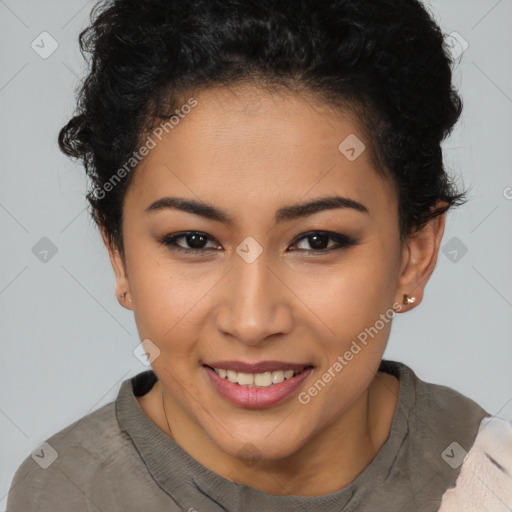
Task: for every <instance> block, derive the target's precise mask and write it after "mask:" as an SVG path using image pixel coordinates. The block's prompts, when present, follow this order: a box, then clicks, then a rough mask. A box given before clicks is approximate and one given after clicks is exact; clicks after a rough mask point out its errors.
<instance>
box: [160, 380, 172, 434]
mask: <svg viewBox="0 0 512 512" xmlns="http://www.w3.org/2000/svg"><path fill="white" fill-rule="evenodd" d="M162 409H163V410H164V416H165V421H167V426H168V427H169V434H170V436H171V437H173V436H172V429H171V426H170V425H169V418H167V413H166V412H165V404H164V388H163V387H162Z"/></svg>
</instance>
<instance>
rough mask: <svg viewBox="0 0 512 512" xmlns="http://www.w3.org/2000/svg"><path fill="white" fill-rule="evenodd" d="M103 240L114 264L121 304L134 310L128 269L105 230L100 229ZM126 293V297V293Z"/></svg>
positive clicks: (118, 296) (117, 292) (117, 291)
mask: <svg viewBox="0 0 512 512" xmlns="http://www.w3.org/2000/svg"><path fill="white" fill-rule="evenodd" d="M100 232H101V238H102V239H103V243H104V244H105V247H106V248H107V251H108V256H109V258H110V263H111V264H112V268H113V270H114V275H115V278H116V296H117V300H118V302H119V304H121V306H123V307H124V308H126V309H133V308H132V302H131V290H130V283H129V280H128V275H127V272H126V268H125V265H124V261H123V257H122V255H121V253H120V251H119V249H117V248H116V247H114V246H113V245H112V243H111V241H110V240H109V238H108V236H107V233H106V231H105V230H104V228H100ZM125 292H126V295H124V293H125Z"/></svg>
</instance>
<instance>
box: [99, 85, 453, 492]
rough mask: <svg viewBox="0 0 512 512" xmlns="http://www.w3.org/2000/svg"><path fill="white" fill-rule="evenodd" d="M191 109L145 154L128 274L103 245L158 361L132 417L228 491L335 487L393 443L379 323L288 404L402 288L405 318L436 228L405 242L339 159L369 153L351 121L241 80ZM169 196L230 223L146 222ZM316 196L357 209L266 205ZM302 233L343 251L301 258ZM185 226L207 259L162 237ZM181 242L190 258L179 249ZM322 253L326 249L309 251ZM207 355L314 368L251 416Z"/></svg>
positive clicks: (370, 189) (367, 183) (434, 244)
mask: <svg viewBox="0 0 512 512" xmlns="http://www.w3.org/2000/svg"><path fill="white" fill-rule="evenodd" d="M194 98H196V100H197V101H198V105H197V107H195V108H194V109H193V111H192V112H191V113H190V114H188V115H187V116H186V118H185V119H183V120H182V121H181V122H180V124H179V125H178V126H176V127H175V128H174V129H173V130H172V131H171V132H170V133H169V134H165V136H164V137H163V139H162V141H161V142H160V143H158V145H157V146H156V147H155V148H154V149H152V150H151V151H150V153H149V154H148V156H147V157H146V158H145V160H144V161H143V162H142V163H141V164H140V166H139V168H138V169H137V170H136V175H135V176H134V181H133V182H132V184H131V186H130V188H129V190H128V192H127V195H126V199H125V203H124V209H123V236H124V243H125V251H126V262H127V267H126V268H125V267H124V265H123V260H122V258H121V255H120V253H119V252H118V251H117V250H116V249H115V248H113V247H111V246H109V244H108V243H107V238H106V236H105V233H102V235H103V239H104V242H105V244H106V246H107V249H108V251H109V256H110V259H111V262H112V266H113V269H114V272H115V275H116V293H117V296H118V297H120V296H121V295H122V294H123V292H125V291H126V292H127V296H126V298H125V299H122V298H119V300H120V303H121V304H122V305H123V306H124V307H126V308H129V309H133V311H134V315H135V320H136V324H137V329H138V331H139V336H140V339H141V340H144V339H150V340H151V341H152V343H154V345H155V346H157V347H158V349H159V350H160V354H159V356H158V357H157V358H156V359H155V360H154V361H153V363H152V367H153V370H154V371H155V373H156V374H157V376H158V379H159V381H158V383H157V384H156V385H155V386H154V387H153V389H152V390H151V391H150V392H149V393H147V394H146V395H145V396H144V397H140V398H138V401H139V404H140V406H141V407H142V409H143V410H144V411H145V413H146V414H147V415H148V416H149V418H150V419H151V420H152V421H153V422H154V423H155V424H156V425H157V426H159V427H160V428H161V429H162V430H163V431H164V432H166V433H167V434H169V435H172V437H173V439H174V440H175V441H176V442H177V443H178V444H179V445H180V446H181V447H182V448H183V449H184V450H186V451H187V452H188V453H189V454H190V455H192V456H193V457H194V458H195V459H196V460H198V461H199V462H200V463H202V464H203V465H205V466H206V467H208V468H209V469H211V470H213V471H215V472H217V473H218V474H220V475H222V476H224V477H226V478H229V479H230V480H233V481H236V482H240V483H245V484H248V485H251V486H252V487H256V488H258V489H261V490H263V491H265V492H268V493H270V494H294V495H301V496H318V495H321V494H327V493H331V492H335V491H336V490H338V489H340V488H342V487H344V486H346V485H348V484H349V483H351V482H352V481H353V480H354V479H355V478H356V477H357V476H358V475H359V474H360V473H361V472H362V471H363V470H364V468H365V467H367V465H368V464H369V463H370V462H371V460H372V459H373V458H374V457H375V455H376V454H377V452H378V451H379V449H380V448H381V447H382V445H383V444H384V442H385V440H386V439H387V437H388V435H389V431H390V427H391V422H392V420H393V415H394V412H395V409H396V404H397V397H398V393H399V383H398V380H397V379H395V378H394V377H392V376H390V375H387V374H384V373H377V369H378V366H379V364H380V361H381V359H382V355H383V352H384V349H385V347H386V344H387V341H388V337H389V334H390V327H391V322H390V323H385V327H384V328H383V329H381V330H380V331H379V332H378V335H376V336H374V337H373V338H369V340H370V341H369V342H368V344H367V345H366V346H364V348H363V349H362V350H361V351H360V352H359V353H358V354H357V355H355V356H354V358H353V359H352V360H351V361H350V362H349V364H347V366H345V367H344V368H343V370H342V371H341V372H339V373H337V374H336V376H335V377H334V378H332V380H331V381H330V382H329V383H328V384H327V385H326V386H325V388H324V389H322V390H321V391H320V392H319V393H318V394H317V396H315V397H313V398H312V399H311V401H310V402H309V403H308V404H306V405H304V404H301V403H300V402H299V401H298V399H297V395H298V392H301V391H304V390H307V389H308V388H309V387H310V386H312V385H313V384H314V382H315V381H317V380H318V379H319V378H320V377H321V375H322V374H323V373H324V372H326V371H327V370H328V369H329V368H330V367H332V365H333V363H334V362H335V361H336V360H337V358H338V356H343V354H344V353H345V352H346V351H347V350H348V348H349V347H350V345H351V343H352V341H353V340H355V339H357V336H358V334H359V333H361V332H362V331H364V330H365V328H368V327H370V326H373V325H375V322H376V321H377V320H378V319H379V317H380V315H381V314H383V313H385V312H386V311H389V310H390V309H391V308H392V307H393V304H394V303H400V304H401V303H402V297H403V294H404V293H407V294H409V295H410V296H414V297H415V298H416V300H415V303H414V305H409V306H402V307H401V308H398V309H401V312H406V311H408V310H410V309H411V308H412V307H415V306H417V305H418V304H419V303H421V300H422V297H423V292H424V287H425V285H426V283H427V281H428V279H429V277H430V275H431V273H432V271H433V269H434V267H435V265H436V261H437V255H438V250H439V245H440V242H441V238H442V235H443V231H444V223H445V215H442V216H440V217H438V218H436V219H434V220H432V221H431V222H430V223H429V224H428V225H427V226H426V227H425V228H424V229H423V230H421V231H420V232H418V233H417V234H416V235H415V236H414V237H411V239H409V240H408V241H407V243H405V244H403V245H401V244H400V238H399V230H398V203H397V196H396V192H395V189H394V187H393V185H392V183H391V182H390V181H388V180H386V179H384V178H382V177H380V176H379V175H378V174H377V173H376V171H375V170H374V169H373V168H372V167H371V165H370V159H369V154H368V153H369V152H368V151H365V152H363V153H362V154H361V156H359V158H357V159H356V160H355V161H349V160H348V159H347V158H346V157H345V156H344V155H343V154H342V153H341V152H340V151H339V150H338V146H339V144H340V143H341V142H342V141H343V140H344V139H345V138H346V137H347V136H348V135H350V134H356V135H357V136H358V137H359V138H360V139H361V140H362V141H363V142H364V143H365V145H366V147H367V148H368V147H369V146H370V143H371V141H369V140H366V139H365V138H364V136H363V132H362V130H361V129H360V127H359V126H358V123H357V120H355V119H353V118H352V117H351V116H350V115H349V114H348V113H340V112H335V111H333V110H331V109H330V108H329V107H328V106H327V105H325V104H322V103H321V101H320V100H316V99H315V98H313V97H312V96H305V95H299V94H298V93H291V92H289V91H287V92H269V91H268V90H264V89H261V88H259V87H257V86H256V85H244V86H241V85H239V86H236V87H229V88H215V89H207V90H203V91H199V92H197V93H195V94H194ZM171 195H172V196H178V197H184V198H189V199H196V200H201V201H204V202H206V203H209V204H211V205H214V206H216V207H217V208H220V209H222V210H224V211H226V212H227V213H228V214H229V215H230V216H231V217H233V219H234V223H233V225H232V226H228V225H227V224H224V223H222V222H215V221H213V220H207V219H204V218H202V217H199V216H197V215H194V214H192V213H186V212H183V211H179V210H175V209H166V210H162V211H159V212H154V213H145V212H144V209H145V208H146V207H147V206H148V205H149V204H150V203H151V202H153V201H155V200H156V199H160V198H161V197H164V196H171ZM330 195H340V196H344V197H347V198H350V199H353V200H356V201H359V202H360V203H362V204H364V205H365V206H366V207H367V209H368V210H369V213H361V212H358V211H356V210H353V209H349V208H344V209H339V208H338V209H329V210H323V211H321V212H318V213H315V214H314V215H311V216H308V217H304V218H301V219H295V220H291V221H287V222H282V223H278V224H276V222H275V218H274V216H275V212H276V211H277V210H278V209H279V208H281V207H283V206H285V205H293V204H298V203H302V202H306V201H310V200H312V199H316V198H319V197H324V196H330ZM315 230H317V231H330V232H334V233H341V234H345V235H347V236H349V237H351V238H354V239H355V240H356V245H353V246H348V247H345V248H341V249H339V250H333V251H331V252H327V253H323V254H322V253H317V254H315V253H314V249H315V246H314V245H312V244H311V243H310V242H311V240H310V241H309V242H308V239H307V238H304V237H303V236H302V237H301V235H304V233H307V232H310V231H315ZM183 231H200V232H201V233H205V234H206V235H208V237H210V238H209V239H207V240H206V242H205V246H206V247H207V249H203V251H205V252H204V253H201V254H199V255H194V254H191V255H187V254H185V253H179V252H175V251H173V250H172V248H170V247H166V246H165V245H162V244H161V243H159V241H158V240H159V238H160V237H163V236H164V235H168V234H172V233H177V232H183ZM247 237H253V238H254V239H255V240H257V242H258V243H259V244H260V246H261V247H262V249H263V252H262V253H261V255H260V256H259V257H258V258H257V259H256V260H255V261H253V262H252V263H247V262H246V261H245V260H244V259H242V258H241V257H240V256H239V255H238V254H237V252H236V248H237V247H238V246H239V245H240V244H241V243H242V241H244V240H245V239H246V238H247ZM178 244H179V245H181V246H182V247H185V248H189V247H190V246H189V245H187V240H186V239H185V238H181V239H180V240H178ZM336 245H337V244H336V242H335V241H333V240H332V239H326V242H325V245H324V246H323V247H324V248H325V247H327V246H329V247H331V246H336ZM293 249H295V250H293ZM308 251H309V252H308ZM130 299H131V301H130ZM219 360H239V361H245V362H250V363H254V362H258V361H262V360H278V361H285V362H294V363H295V362H301V363H302V362H309V363H310V364H312V365H314V367H315V369H314V372H313V374H312V375H311V376H310V377H309V378H308V379H307V381H305V382H304V383H303V384H302V386H301V388H300V389H299V390H298V392H297V393H294V394H293V395H292V396H291V397H289V398H288V399H286V400H285V401H284V402H282V403H280V404H278V405H275V406H272V407H267V408H262V409H247V408H243V407H238V406H236V405H233V404H231V403H230V402H228V401H227V400H226V399H225V398H224V397H222V396H221V395H220V394H219V393H218V392H217V390H216V389H215V388H214V387H213V386H212V385H211V384H210V382H209V380H208V378H207V375H206V373H205V370H204V368H203V367H202V364H203V363H205V362H209V361H210V362H211V361H219ZM162 388H163V389H164V390H165V408H166V411H167V416H168V418H169V422H170V425H171V429H172V433H171V432H169V429H168V427H167V423H166V420H165V416H164V413H163V409H162V401H161V400H162V395H161V393H162ZM242 453H244V454H245V455H242ZM247 453H249V455H248V454H247ZM251 453H252V456H253V458H254V459H257V460H250V458H251ZM333 454H334V455H335V456H333Z"/></svg>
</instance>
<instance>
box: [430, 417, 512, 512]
mask: <svg viewBox="0 0 512 512" xmlns="http://www.w3.org/2000/svg"><path fill="white" fill-rule="evenodd" d="M491 509H492V510H496V511H498V510H503V511H505V510H511V509H512V423H510V422H509V421H507V420H504V419H501V418H484V419H483V420H482V422H481V424H480V428H479V431H478V435H477V436H476V439H475V442H474V444H473V446H472V447H471V449H470V450H469V452H468V453H467V454H466V456H465V458H464V462H463V464H462V466H461V470H460V474H459V477H458V478H457V482H456V485H455V487H453V488H452V489H449V490H448V491H446V492H445V494H444V495H443V500H442V503H441V508H440V509H439V512H457V511H459V510H467V511H468V512H469V511H473V510H474V511H478V510H491Z"/></svg>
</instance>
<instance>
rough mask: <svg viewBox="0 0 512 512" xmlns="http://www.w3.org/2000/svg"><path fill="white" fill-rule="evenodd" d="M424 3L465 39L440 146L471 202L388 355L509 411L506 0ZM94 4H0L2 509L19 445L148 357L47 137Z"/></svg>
mask: <svg viewBox="0 0 512 512" xmlns="http://www.w3.org/2000/svg"><path fill="white" fill-rule="evenodd" d="M429 4H430V6H431V8H432V9H433V11H434V13H435V16H436V18H437V19H438V21H439V22H440V24H441V27H442V28H443V31H444V32H445V33H446V34H450V33H452V32H454V31H456V32H458V33H460V34H461V35H462V36H463V38H464V39H465V40H467V42H468V43H469V48H468V49H467V50H466V51H465V53H464V54H463V55H462V57H461V59H460V62H459V64H458V65H457V67H456V70H455V80H456V84H457V85H458V86H459V87H460V90H461V93H462V96H463V100H464V104H465V110H464V114H463V117H462V119H461V121H460V122H459V124H458V125H457V129H456V130H455V132H454V134H453V135H452V136H451V137H450V139H449V140H448V141H447V143H446V144H445V145H444V150H445V157H446V164H447V167H448V169H449V170H451V172H452V174H455V175H457V176H460V177H461V180H462V181H461V185H463V186H471V193H470V202H469V204H468V205H466V206H463V207H462V208H460V209H458V210H457V211H455V212H453V213H450V214H449V216H448V223H447V229H446V232H445V236H444V239H443V247H444V245H445V244H446V243H448V242H449V241H450V240H451V239H452V238H453V237H456V238H457V239H458V240H459V242H457V243H459V245H460V243H463V244H464V245H465V246H466V247H467V248H468V252H467V254H465V255H464V256H463V257H462V258H461V257H460V256H461V254H462V253H460V252H459V256H458V257H459V258H460V259H459V260H458V261H457V262H453V261H451V260H450V259H449V258H448V257H447V256H446V255H444V254H441V255H440V258H439V263H438V266H437V269H436V270H435V272H434V275H433V277H432V279H431V281H430V283H429V285H428V286H427V289H426V296H425V299H424V302H423V303H422V304H421V306H420V307H419V308H418V309H414V310H412V311H411V312H410V313H407V314H404V315H399V316H398V317H397V319H396V320H395V321H394V325H393V330H392V334H391V338H390V343H389V346H388V350H387V352H386V354H385V357H386V358H390V359H397V360H400V361H403V362H405V363H407V364H409V365H410V366H412V367H413V369H414V370H415V371H416V373H417V374H418V375H419V376H420V378H423V379H425V380H428V381H431V382H436V383H441V384H445V385H447V386H450V387H453V388H454V389H456V390H458V391H460V392H462V393H464V394H465V395H467V396H469V397H471V398H472V399H474V400H475V401H477V402H478V403H480V404H481V405H482V406H483V407H484V408H486V409H487V410H488V411H489V412H490V413H491V414H498V415H500V416H502V417H506V418H507V419H512V372H511V363H512V340H511V333H512V289H511V284H512V266H511V254H512V230H511V226H510V221H511V219H512V188H507V187H512V171H511V164H512V149H511V146H512V145H511V139H510V136H511V133H512V70H511V63H512V35H511V34H512V33H511V32H510V31H509V27H510V23H511V21H512V0H501V1H496V0H436V1H433V2H429ZM92 5H93V2H84V1H83V0H66V1H60V2H59V1H57V0H51V1H50V0H47V1H44V2H43V1H40V0H37V1H36V0H17V1H15V0H0V40H1V44H0V55H1V66H0V109H1V120H0V123H1V137H0V140H1V143H2V152H1V157H2V164H1V171H0V180H1V182H0V183H1V186H0V223H1V224H0V225H1V236H2V240H1V248H2V250H1V252H0V266H1V271H0V321H1V324H0V325H1V340H2V347H3V350H2V354H3V357H2V359H1V367H0V393H1V401H0V432H2V436H1V440H0V443H1V447H0V450H1V452H0V464H1V468H0V470H1V472H0V510H5V507H6V501H7V500H6V495H7V491H8V489H9V485H10V482H11V479H12V476H13V474H14V471H15V469H16V468H17V467H18V465H19V464H20V463H21V461H22V460H23V459H24V458H25V457H27V456H28V455H29V454H30V453H31V452H32V451H33V450H34V449H35V448H36V447H37V446H38V445H39V444H40V443H41V442H42V441H43V440H45V439H46V438H48V437H49V436H50V435H52V434H53V433H55V432H57V431H58V430H60V429H62V428H64V427H65V426H67V425H69V424H70V423H71V422H73V421H75V420H77V419H79V418H80V417H82V416H84V415H85V414H87V413H89V412H91V411H93V410H95V409H97V408H99V407H101V406H102V405H104V404H106V403H107V402H110V401H112V400H114V399H115V398H116V395H117V392H118V390H119V386H120V383H121V382H122V381H123V380H124V379H127V378H129V377H130V376H132V375H134V374H136V373H139V372H141V371H143V370H145V369H147V368H146V367H145V366H143V365H142V363H140V362H139V360H138V359H136V358H135V357H134V355H133V350H134V349H135V348H136V346H137V345H138V344H139V338H138V334H137V331H136V327H135V322H134V320H133V316H132V313H131V312H129V311H127V310H125V309H123V308H122V307H121V306H120V305H119V304H118V302H117V300H116V297H115V295H114V277H113V273H112V270H111V267H110V262H109V260H108V257H107V253H106V251H105V250H104V247H103V245H102V242H101V238H100V236H99V234H98V232H97V231H96V229H95V228H94V226H93V224H92V221H90V220H89V217H88V215H87V213H86V211H85V209H84V208H85V205H86V203H85V189H86V181H85V177H84V173H83V171H82V169H81V168H80V167H79V166H78V165H75V164H74V163H72V162H71V161H70V160H69V159H67V158H66V157H65V156H64V155H62V154H61V153H60V151H59V149H58V146H57V133H58V130H59V129H60V128H61V126H62V125H63V124H64V123H65V122H66V121H67V120H68V118H69V117H70V116H71V114H72V112H73V109H74V90H75V88H76V86H77V83H78V78H79V77H80V76H82V75H83V73H84V70H85V64H84V62H83V61H82V58H81V56H80V53H79V50H78V42H77V37H78V33H79V32H80V30H81V29H82V28H84V27H85V25H86V24H87V22H88V16H89V12H90V10H91V7H92ZM43 31H47V32H49V33H50V34H51V36H52V37H53V38H55V40H56V41H57V42H58V45H59V46H58V49H57V50H56V51H55V52H54V53H53V54H52V55H51V56H50V57H48V58H47V59H43V58H41V57H40V56H39V55H38V54H37V53H36V52H35V51H34V50H33V49H32V48H31V43H32V41H33V40H34V39H36V38H37V37H38V36H39V34H41V32H43ZM507 192H508V193H507ZM506 196H508V197H509V198H510V199H507V197H506ZM43 237H47V238H49V239H50V240H51V241H52V242H53V244H55V246H56V248H57V253H56V254H55V255H54V256H53V257H51V258H49V259H48V261H47V262H46V263H44V262H42V261H40V260H39V259H38V258H37V257H36V256H35V255H34V253H33V252H32V248H33V247H34V246H35V244H36V243H37V242H38V241H39V240H40V239H41V238H43ZM452 257H453V254H452Z"/></svg>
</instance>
